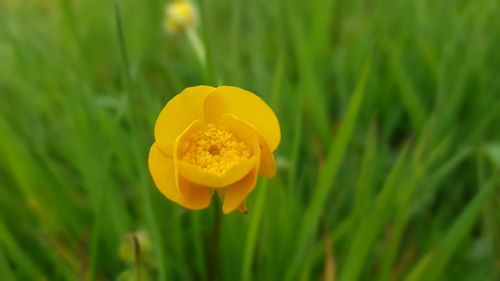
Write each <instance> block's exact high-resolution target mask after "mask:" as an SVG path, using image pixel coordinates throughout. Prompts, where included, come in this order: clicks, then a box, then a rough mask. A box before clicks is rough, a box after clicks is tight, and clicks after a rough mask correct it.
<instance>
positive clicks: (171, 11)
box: [164, 0, 198, 34]
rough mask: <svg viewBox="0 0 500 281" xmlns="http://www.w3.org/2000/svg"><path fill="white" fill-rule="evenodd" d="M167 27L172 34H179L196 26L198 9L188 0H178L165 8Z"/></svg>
mask: <svg viewBox="0 0 500 281" xmlns="http://www.w3.org/2000/svg"><path fill="white" fill-rule="evenodd" d="M165 16H166V18H165V23H164V24H165V29H166V30H167V31H168V32H169V33H171V34H179V33H184V32H187V31H189V30H191V29H194V28H196V26H197V25H198V11H197V10H196V7H195V6H194V5H193V4H192V3H191V2H190V1H187V0H176V1H174V2H171V3H168V4H167V6H166V8H165Z"/></svg>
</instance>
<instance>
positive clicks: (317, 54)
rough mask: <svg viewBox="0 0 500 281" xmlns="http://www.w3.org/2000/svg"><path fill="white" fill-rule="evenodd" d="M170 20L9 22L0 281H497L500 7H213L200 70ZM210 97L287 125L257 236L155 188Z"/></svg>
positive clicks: (136, 15)
mask: <svg viewBox="0 0 500 281" xmlns="http://www.w3.org/2000/svg"><path fill="white" fill-rule="evenodd" d="M165 4H166V2H165V1H159V0H151V1H131V0H122V1H98V0H85V1H74V0H58V1H56V0H24V1H23V0H2V1H1V2H0V280H2V281H10V280H40V281H41V280H142V281H147V280H162V281H163V280H202V281H211V280H243V281H250V280H259V281H260V280H286V281H289V280H340V281H354V280H378V281H384V280H405V281H418V280H421V281H432V280H450V281H451V280H453V281H455V280H466V281H483V280H484V281H495V280H500V188H499V187H500V18H499V15H500V2H498V1H497V0H474V1H465V0H456V1H452V0H439V1H431V0H413V1H397V0H387V1H361V0H356V1H335V0H317V1H300V0H267V1H264V0H255V1H244V0H232V1H214V0H200V1H196V2H194V4H195V5H196V6H197V7H198V9H199V14H200V16H201V20H200V23H199V27H198V32H199V35H200V40H201V44H202V46H201V48H204V49H205V50H206V61H205V62H204V63H202V62H200V60H199V56H197V55H196V54H197V53H196V48H193V45H192V44H191V43H192V41H190V40H189V38H188V37H186V36H185V35H183V34H178V35H171V34H168V33H167V32H165V29H164V7H165ZM199 47H200V46H198V48H199ZM198 51H199V50H198ZM200 84H205V85H214V86H216V85H234V86H238V87H241V88H244V89H248V90H250V91H252V92H254V93H256V94H258V95H260V96H261V97H262V98H263V99H264V100H265V101H266V102H268V104H269V105H270V106H271V107H272V108H273V109H274V110H275V112H276V114H277V116H278V118H279V120H280V125H281V130H282V132H281V133H282V141H281V144H280V146H279V149H278V150H277V152H276V153H275V156H276V158H277V161H278V173H277V176H276V177H275V178H273V179H271V180H265V179H260V180H259V183H258V186H257V188H256V189H255V191H254V192H253V193H252V195H251V196H250V198H249V202H248V208H249V213H248V214H246V215H243V214H240V213H238V212H235V213H233V214H230V215H227V216H226V215H223V214H221V210H220V208H221V207H220V203H218V202H212V206H211V207H210V208H209V209H206V210H203V211H188V210H185V209H182V208H181V207H179V206H177V205H175V204H174V203H172V202H171V201H169V200H167V199H166V198H165V197H163V196H162V195H161V193H160V192H159V191H158V190H157V189H156V188H155V187H154V185H153V182H152V180H151V177H150V175H149V171H148V167H147V156H148V151H149V147H150V145H151V144H152V143H153V141H154V137H153V126H154V122H155V120H156V117H157V116H158V113H159V112H160V110H161V109H162V107H163V106H164V105H165V104H166V102H167V101H168V100H169V99H170V98H172V97H173V96H174V95H175V94H177V93H179V92H180V91H181V90H182V89H184V88H185V87H188V86H193V85H200ZM215 201H217V200H215Z"/></svg>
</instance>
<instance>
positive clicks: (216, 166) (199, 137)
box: [181, 124, 252, 175]
mask: <svg viewBox="0 0 500 281" xmlns="http://www.w3.org/2000/svg"><path fill="white" fill-rule="evenodd" d="M181 148H182V150H181V151H184V154H183V155H182V157H181V159H182V160H183V161H185V162H187V163H189V164H192V165H194V166H197V167H199V168H201V169H202V170H204V171H207V172H209V173H212V174H216V175H221V174H223V173H224V172H225V171H227V170H228V169H230V168H231V167H233V166H235V165H238V164H240V163H242V162H244V161H246V160H248V159H249V158H250V156H251V154H252V149H251V148H250V147H249V146H248V145H247V144H246V143H244V142H242V141H240V140H238V139H237V138H236V137H235V136H234V134H233V133H231V132H229V131H228V130H226V129H225V128H223V127H218V126H216V125H214V124H208V125H207V126H206V127H205V128H204V129H202V130H200V131H198V132H196V133H194V134H193V135H191V136H189V137H188V139H187V140H186V141H185V142H184V143H183V144H181Z"/></svg>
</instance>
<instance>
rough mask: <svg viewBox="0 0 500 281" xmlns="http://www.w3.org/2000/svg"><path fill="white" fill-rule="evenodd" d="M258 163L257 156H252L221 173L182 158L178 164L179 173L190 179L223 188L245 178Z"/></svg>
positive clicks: (201, 183)
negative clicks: (211, 171)
mask: <svg viewBox="0 0 500 281" xmlns="http://www.w3.org/2000/svg"><path fill="white" fill-rule="evenodd" d="M256 163H257V156H252V157H250V158H249V159H248V160H247V161H245V162H242V163H240V164H238V165H234V166H233V167H231V168H229V169H228V170H226V171H225V172H224V173H222V174H221V175H216V174H213V173H210V172H207V171H204V170H202V169H200V168H199V167H196V166H194V165H191V164H189V163H186V162H184V161H182V160H181V161H178V163H177V165H178V169H179V174H180V175H182V176H183V177H184V178H186V179H189V181H191V182H193V183H196V184H199V185H204V186H210V187H212V188H223V187H226V186H228V185H230V184H232V183H234V182H236V181H238V180H240V179H241V178H243V177H244V176H245V175H246V174H248V172H250V170H251V169H252V168H253V167H254V166H255V165H256Z"/></svg>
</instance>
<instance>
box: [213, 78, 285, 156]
mask: <svg viewBox="0 0 500 281" xmlns="http://www.w3.org/2000/svg"><path fill="white" fill-rule="evenodd" d="M204 113H205V118H206V120H208V121H209V122H213V123H216V122H217V121H218V119H219V118H220V117H221V116H222V115H223V114H224V113H231V114H233V115H235V116H236V117H238V118H239V119H241V120H243V121H245V122H247V123H249V124H250V125H252V126H253V127H254V128H255V129H256V130H257V131H258V132H259V133H260V134H261V135H262V137H263V138H264V140H265V141H266V142H267V144H268V146H269V148H270V149H271V151H274V150H275V149H276V147H278V144H279V142H280V138H281V132H280V127H279V123H278V119H277V118H276V115H275V114H274V112H273V110H272V109H271V108H270V107H269V106H268V105H267V104H266V103H265V102H264V101H263V100H262V99H261V98H260V97H259V96H257V95H255V94H253V93H251V92H249V91H245V90H243V89H240V88H237V87H229V86H221V87H218V88H216V89H215V90H214V91H212V92H211V93H210V94H209V95H208V96H207V97H206V99H205V102H204Z"/></svg>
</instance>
